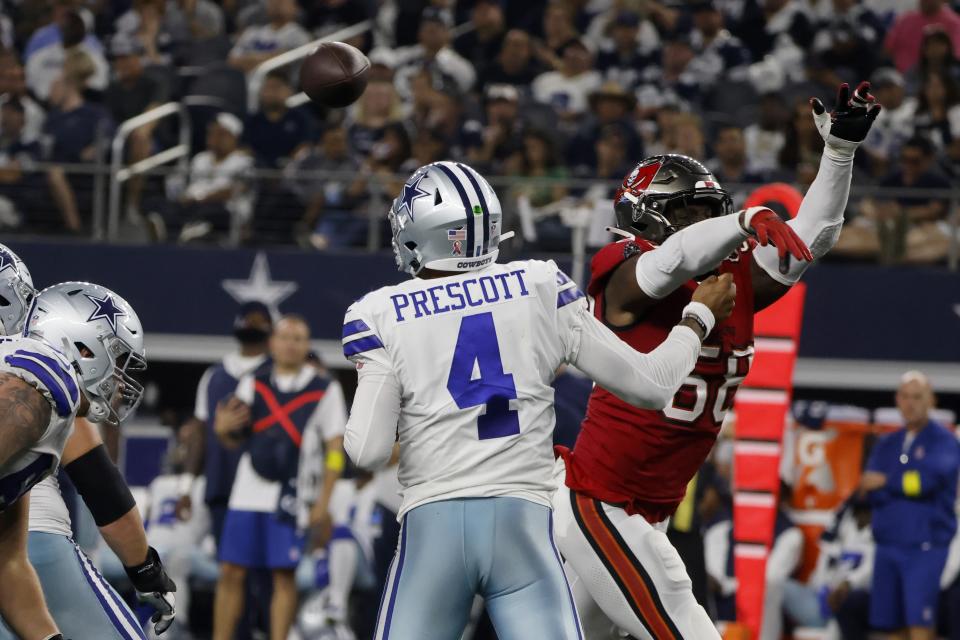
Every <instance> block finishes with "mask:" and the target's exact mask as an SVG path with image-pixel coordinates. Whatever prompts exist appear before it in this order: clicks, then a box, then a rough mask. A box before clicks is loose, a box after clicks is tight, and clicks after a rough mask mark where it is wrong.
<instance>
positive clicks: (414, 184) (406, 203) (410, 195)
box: [397, 173, 430, 220]
mask: <svg viewBox="0 0 960 640" xmlns="http://www.w3.org/2000/svg"><path fill="white" fill-rule="evenodd" d="M426 175H427V174H425V173H421V174H420V175H418V176H417V177H415V178H413V179H412V180H411V181H410V182H408V183H406V184H404V185H403V193H401V194H400V206H399V207H397V213H400V212H401V211H403V209H404V207H406V209H407V215H409V216H410V219H411V220H413V201H414V200H416V199H417V198H422V197H423V196H428V195H430V194H429V193H427V192H426V191H424V190H423V189H421V188H420V181H421V180H423V178H424V176H426Z"/></svg>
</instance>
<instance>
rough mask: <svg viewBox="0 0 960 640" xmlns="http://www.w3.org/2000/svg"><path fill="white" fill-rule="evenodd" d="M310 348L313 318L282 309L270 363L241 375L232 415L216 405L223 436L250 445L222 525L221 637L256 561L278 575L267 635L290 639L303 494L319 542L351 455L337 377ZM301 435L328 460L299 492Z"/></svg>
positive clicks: (239, 608) (231, 625)
mask: <svg viewBox="0 0 960 640" xmlns="http://www.w3.org/2000/svg"><path fill="white" fill-rule="evenodd" d="M309 351H310V328H309V326H308V324H307V322H306V321H305V320H304V319H303V318H302V317H299V316H285V317H284V318H282V319H281V320H280V321H278V322H277V324H276V326H275V327H274V330H273V334H272V336H271V338H270V356H271V358H272V362H271V365H270V366H269V367H267V368H265V369H263V370H261V371H259V372H257V373H254V374H248V375H246V376H244V377H243V378H242V379H241V380H240V381H239V383H238V384H237V388H236V392H235V395H234V397H233V398H231V399H230V400H228V401H227V403H226V404H225V405H224V406H223V410H225V411H227V412H228V413H227V415H228V416H229V417H230V418H231V419H230V420H229V421H225V420H222V419H220V415H219V414H220V410H219V409H218V411H217V414H218V415H217V417H216V418H214V428H215V430H216V433H217V436H218V437H219V438H220V440H221V441H222V442H223V443H224V445H225V446H227V447H233V448H236V447H239V446H241V445H242V446H243V448H244V452H243V453H242V454H241V457H240V463H239V464H238V466H237V475H236V478H235V480H234V484H233V489H232V491H231V493H230V503H229V507H228V510H227V516H226V520H225V522H224V526H223V536H222V544H221V547H220V554H219V559H220V563H221V564H220V580H219V581H218V583H217V591H216V599H215V603H214V631H213V637H214V638H215V639H216V640H230V639H231V638H233V634H234V631H235V630H236V627H237V623H238V622H239V621H240V617H241V615H242V612H243V609H244V592H243V589H244V582H245V579H246V574H247V572H248V571H249V570H251V569H257V568H266V569H269V570H270V571H271V572H272V574H273V596H272V599H271V603H270V638H272V639H273V640H284V639H285V638H287V634H288V633H289V631H290V627H291V625H292V623H293V620H294V616H295V613H296V607H297V590H296V585H295V582H294V569H295V568H296V566H297V564H298V562H299V561H300V557H301V555H302V552H303V538H302V536H301V535H298V533H297V529H296V521H297V513H296V503H297V501H298V500H300V501H303V500H306V501H308V502H311V503H312V504H313V506H312V508H311V512H310V525H311V526H312V527H314V528H315V529H316V530H317V532H318V533H317V534H316V539H317V541H318V543H319V545H320V546H323V545H325V544H326V543H327V542H328V541H329V539H330V536H331V533H332V525H333V521H332V518H331V515H330V511H329V506H330V498H331V495H332V493H333V487H334V485H335V483H336V481H337V479H338V478H339V477H340V475H341V473H342V472H343V468H344V463H345V456H344V453H343V432H344V427H345V426H346V422H347V409H346V404H345V402H344V399H343V392H342V390H341V389H340V385H339V384H338V383H337V382H336V381H333V380H331V379H330V378H329V377H327V376H326V375H323V374H321V373H319V371H318V370H317V368H316V367H314V366H313V365H312V364H311V363H310V362H309V361H308V359H307V355H308V353H309ZM244 405H245V407H246V411H245V412H244V409H243V406H244ZM234 413H238V414H241V415H242V414H244V413H246V416H247V418H248V419H247V420H246V421H243V422H242V423H241V424H239V425H238V424H237V421H235V420H233V419H232V418H233V414H234ZM254 424H257V425H258V428H257V429H256V430H253V429H252V428H251V427H252V425H254ZM301 438H303V439H304V440H305V441H309V440H315V441H316V440H319V441H320V442H322V448H321V450H322V452H323V456H322V459H324V460H325V463H326V464H325V465H324V466H323V467H322V471H321V473H322V484H321V483H318V484H320V486H319V487H318V495H316V496H309V497H308V496H299V497H298V496H297V485H298V482H297V475H298V473H297V472H298V467H299V462H300V440H301ZM305 444H306V442H305Z"/></svg>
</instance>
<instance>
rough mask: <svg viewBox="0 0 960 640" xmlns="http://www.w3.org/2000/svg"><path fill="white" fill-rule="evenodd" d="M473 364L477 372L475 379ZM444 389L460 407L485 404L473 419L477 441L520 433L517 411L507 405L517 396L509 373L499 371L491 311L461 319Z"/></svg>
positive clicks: (498, 348) (498, 353)
mask: <svg viewBox="0 0 960 640" xmlns="http://www.w3.org/2000/svg"><path fill="white" fill-rule="evenodd" d="M474 364H476V367H477V371H478V374H479V375H478V376H477V377H476V378H474V377H473V371H474ZM447 390H448V391H449V392H450V395H451V396H453V399H454V401H455V402H456V403H457V406H458V407H460V408H461V409H468V408H470V407H475V406H477V405H481V404H482V405H486V411H485V412H484V413H482V414H481V415H480V417H479V418H478V419H477V435H478V436H479V438H480V439H481V440H487V439H489V438H503V437H506V436H514V435H517V434H518V433H520V418H519V416H518V415H517V410H516V409H511V408H510V401H511V400H516V398H517V388H516V386H514V384H513V376H512V375H510V374H509V373H504V372H503V362H502V361H501V360H500V345H499V344H498V343H497V331H496V329H495V328H494V326H493V314H492V313H489V312H488V313H478V314H477V315H473V316H466V317H465V318H463V320H461V322H460V335H458V336H457V347H456V349H455V350H454V352H453V365H451V367H450V376H449V377H448V378H447Z"/></svg>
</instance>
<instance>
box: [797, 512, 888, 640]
mask: <svg viewBox="0 0 960 640" xmlns="http://www.w3.org/2000/svg"><path fill="white" fill-rule="evenodd" d="M870 515H871V513H870V503H869V501H868V500H866V499H864V498H862V497H860V496H858V495H853V496H851V497H850V498H849V499H848V500H846V501H845V502H844V503H843V504H841V505H840V508H839V509H838V510H837V511H836V513H834V515H833V522H832V524H831V525H830V526H829V527H828V528H826V529H825V530H824V531H823V533H822V534H821V535H820V544H819V554H818V555H817V565H816V568H815V569H814V572H813V575H811V576H810V579H809V580H807V583H806V584H803V583H801V582H798V581H796V580H792V579H791V580H787V582H786V584H785V585H784V600H783V604H784V608H785V609H786V612H787V615H788V616H789V617H790V618H791V619H792V620H793V621H794V622H795V623H796V624H797V625H798V626H801V627H814V628H818V627H825V626H827V623H828V622H829V621H830V619H831V618H835V619H836V621H837V624H838V626H839V627H840V634H841V637H842V638H844V640H867V636H868V633H869V631H870V624H869V620H868V618H869V612H870V581H871V578H872V576H873V556H874V553H875V549H876V545H875V544H874V542H873V533H872V531H871V529H870Z"/></svg>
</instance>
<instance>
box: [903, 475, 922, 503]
mask: <svg viewBox="0 0 960 640" xmlns="http://www.w3.org/2000/svg"><path fill="white" fill-rule="evenodd" d="M903 495H905V496H908V497H911V498H912V497H915V496H918V495H920V472H919V471H904V472H903Z"/></svg>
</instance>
